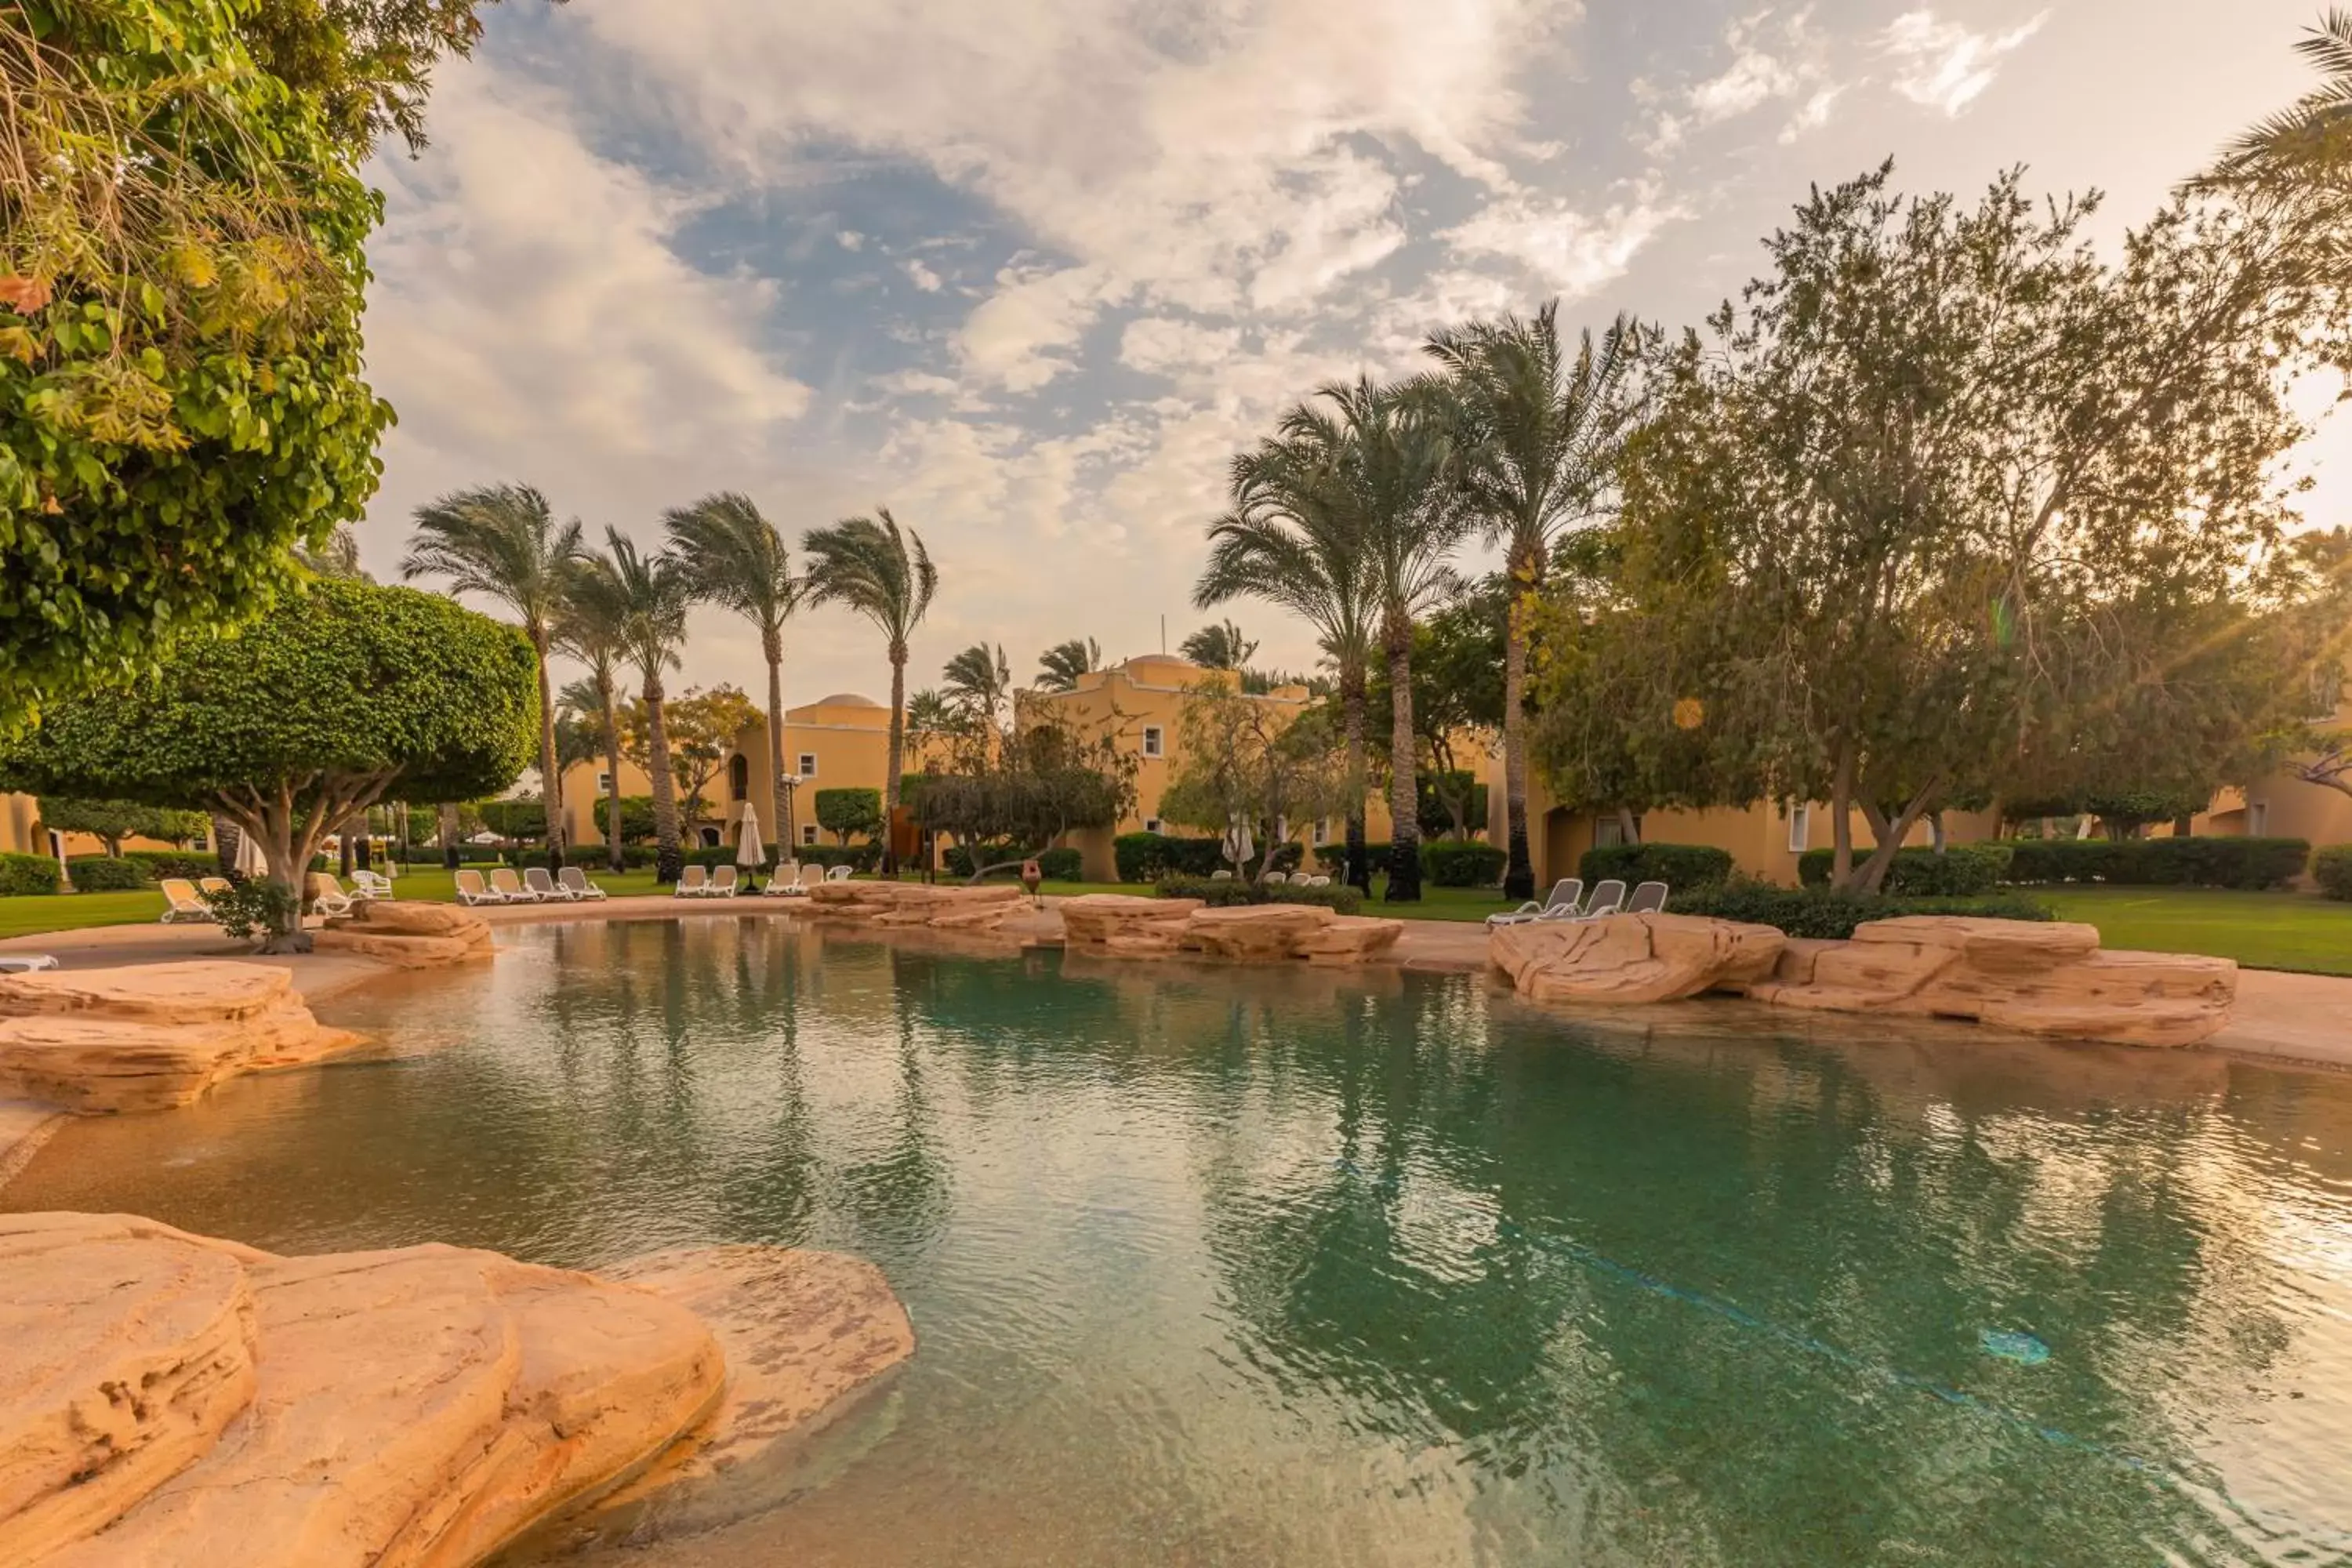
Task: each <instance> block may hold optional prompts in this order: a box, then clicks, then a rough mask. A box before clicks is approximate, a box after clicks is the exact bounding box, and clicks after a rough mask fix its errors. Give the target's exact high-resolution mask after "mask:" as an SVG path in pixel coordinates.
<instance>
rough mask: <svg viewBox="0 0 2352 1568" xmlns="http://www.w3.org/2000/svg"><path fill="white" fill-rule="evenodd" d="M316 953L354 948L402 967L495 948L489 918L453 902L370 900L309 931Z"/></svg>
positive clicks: (462, 957) (416, 966) (459, 958)
mask: <svg viewBox="0 0 2352 1568" xmlns="http://www.w3.org/2000/svg"><path fill="white" fill-rule="evenodd" d="M310 940H311V945H312V947H313V949H314V951H316V952H349V953H356V954H357V955H359V956H360V957H362V958H373V959H376V960H379V961H380V962H383V963H393V964H397V965H399V966H400V967H401V968H403V969H425V968H430V967H432V966H433V965H435V964H441V963H460V962H462V961H463V960H466V959H469V958H486V957H488V956H489V955H490V953H491V952H494V951H495V948H494V944H493V939H492V937H491V935H490V922H489V921H486V920H484V919H483V918H482V917H481V916H479V915H478V914H476V913H475V912H474V911H473V910H468V909H464V908H461V907H459V906H458V905H456V904H424V903H402V902H400V901H398V900H385V899H370V900H363V901H362V902H361V903H359V904H357V905H354V906H353V908H352V912H351V914H350V915H349V916H348V917H346V918H344V919H341V920H336V921H329V922H328V923H327V925H326V926H325V927H323V928H322V929H320V931H317V932H315V933H313V935H312V937H311V939H310Z"/></svg>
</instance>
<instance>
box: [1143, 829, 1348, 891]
mask: <svg viewBox="0 0 2352 1568" xmlns="http://www.w3.org/2000/svg"><path fill="white" fill-rule="evenodd" d="M1110 847H1111V859H1112V863H1113V864H1114V865H1116V866H1117V867H1118V879H1119V880H1120V881H1122V882H1157V881H1159V880H1160V879H1161V878H1163V877H1202V878H1206V877H1209V876H1212V875H1213V874H1214V873H1216V872H1218V871H1221V870H1223V869H1225V868H1226V862H1225V850H1224V840H1223V839H1222V838H1192V837H1179V836H1177V835H1175V834H1171V833H1122V834H1120V835H1119V836H1118V837H1117V838H1114V839H1112V840H1111V846H1110ZM1345 852H1346V850H1345V847H1344V846H1342V847H1340V848H1339V850H1338V851H1337V853H1340V854H1344V853H1345ZM1322 853H1323V854H1325V855H1327V856H1328V855H1331V854H1333V853H1335V851H1334V850H1333V849H1332V847H1329V846H1328V845H1327V846H1326V847H1324V849H1323V850H1322ZM1306 855H1307V850H1306V848H1305V847H1304V846H1302V845H1298V844H1286V845H1284V846H1282V847H1281V848H1279V849H1276V851H1275V852H1274V868H1275V869H1276V870H1277V871H1284V872H1288V871H1295V870H1297V868H1298V867H1299V865H1300V864H1301V863H1302V862H1303V861H1304V859H1305V858H1306ZM1252 864H1253V866H1255V862H1253V863H1252Z"/></svg>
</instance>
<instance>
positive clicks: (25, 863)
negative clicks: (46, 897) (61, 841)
mask: <svg viewBox="0 0 2352 1568" xmlns="http://www.w3.org/2000/svg"><path fill="white" fill-rule="evenodd" d="M57 890H58V863H57V862H56V861H55V860H52V859H50V858H48V857H47V856H46V855H0V899H21V898H25V897H26V896H28V895H31V894H36V893H54V892H56V891H57Z"/></svg>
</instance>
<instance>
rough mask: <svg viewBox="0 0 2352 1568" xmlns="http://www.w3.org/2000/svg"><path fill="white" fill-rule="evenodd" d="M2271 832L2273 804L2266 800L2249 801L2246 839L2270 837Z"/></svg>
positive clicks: (2247, 805)
mask: <svg viewBox="0 0 2352 1568" xmlns="http://www.w3.org/2000/svg"><path fill="white" fill-rule="evenodd" d="M2270 830H2271V803H2270V802H2269V801H2266V800H2250V801H2248V802H2247V803H2246V837H2249V838H2264V837H2269V835H2270Z"/></svg>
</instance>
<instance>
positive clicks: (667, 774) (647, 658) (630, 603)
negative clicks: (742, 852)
mask: <svg viewBox="0 0 2352 1568" xmlns="http://www.w3.org/2000/svg"><path fill="white" fill-rule="evenodd" d="M604 540H605V543H606V546H607V548H608V550H609V553H608V554H606V555H604V556H602V557H599V558H596V559H594V560H592V561H590V562H589V563H588V564H587V565H586V566H585V567H583V568H582V569H581V570H580V572H579V574H578V582H577V584H576V588H577V592H578V594H579V596H580V599H581V601H582V603H583V605H587V606H592V607H593V611H594V613H596V614H597V615H598V616H599V617H600V618H602V616H604V615H605V614H607V613H609V614H610V615H611V616H612V619H611V622H610V624H612V625H614V626H618V627H619V628H620V637H619V645H620V647H621V649H622V653H623V657H624V658H626V659H627V660H628V661H629V662H630V663H632V664H634V665H635V666H636V667H637V676H638V679H639V681H640V683H641V690H640V695H641V696H642V697H643V698H644V700H645V705H646V773H649V774H651V775H652V778H653V790H654V838H655V843H656V848H655V851H654V876H655V878H656V879H657V880H659V881H664V882H675V881H677V876H678V872H679V871H680V869H682V868H684V866H685V864H686V856H685V852H684V849H683V847H682V846H681V843H680V840H679V837H678V823H677V774H676V773H672V772H671V771H670V764H669V727H668V724H667V721H666V720H665V719H664V717H663V705H664V703H666V702H667V700H668V696H667V692H666V691H665V690H664V689H663V686H662V674H663V672H664V671H665V670H671V669H676V668H677V667H678V662H679V660H678V648H679V647H680V646H681V645H682V644H684V643H685V641H686V612H687V610H688V607H690V606H691V605H692V604H693V603H694V585H693V582H692V580H691V578H690V576H689V575H688V571H687V568H686V566H685V564H684V563H681V562H680V561H679V560H678V559H677V557H676V556H675V555H672V554H670V553H669V552H667V551H663V552H656V553H655V554H652V555H646V554H643V553H640V552H639V551H638V549H637V545H636V541H635V540H633V539H631V538H630V537H629V536H628V535H627V534H625V533H623V532H622V531H620V530H619V529H617V528H608V529H606V530H605V531H604ZM619 782H620V779H619V775H618V770H615V772H614V784H616V785H617V784H619ZM611 809H612V812H613V820H614V833H613V835H612V836H611V837H614V838H618V837H619V836H620V835H619V825H620V815H621V814H620V807H619V805H618V803H617V802H615V803H614V805H613V807H612V808H611Z"/></svg>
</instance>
